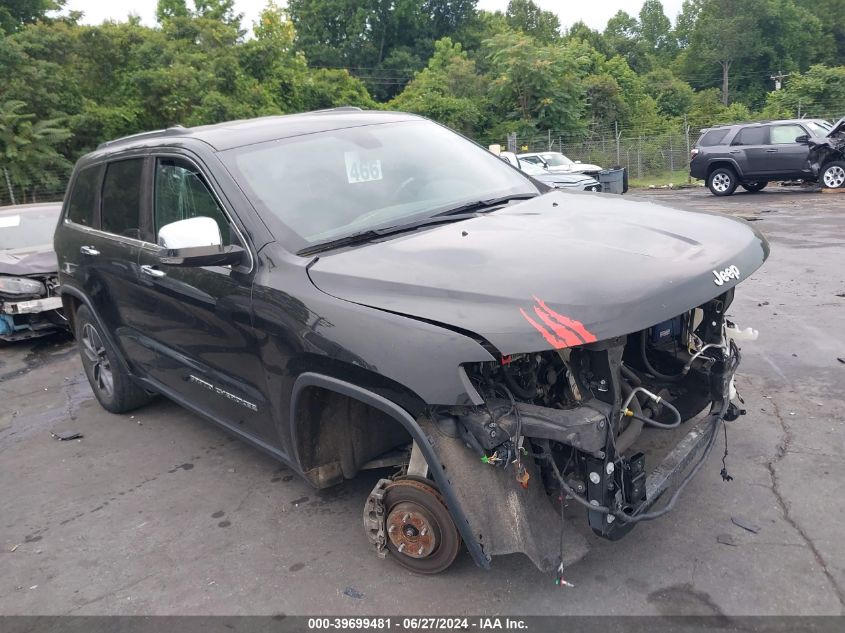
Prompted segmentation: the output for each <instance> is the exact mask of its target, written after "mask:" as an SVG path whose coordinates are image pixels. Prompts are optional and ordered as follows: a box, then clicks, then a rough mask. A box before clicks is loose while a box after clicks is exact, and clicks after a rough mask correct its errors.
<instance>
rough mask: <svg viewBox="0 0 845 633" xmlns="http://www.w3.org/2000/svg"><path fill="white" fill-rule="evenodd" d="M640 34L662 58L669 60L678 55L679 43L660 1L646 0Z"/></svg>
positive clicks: (642, 11) (640, 21)
mask: <svg viewBox="0 0 845 633" xmlns="http://www.w3.org/2000/svg"><path fill="white" fill-rule="evenodd" d="M638 33H639V35H640V37H641V38H642V40H643V41H644V42H645V43H646V44H648V46H649V47H650V48H651V50H652V51H653V52H655V53H657V54H658V55H659V56H660V57H661V58H663V59H667V60H668V59H670V58H672V57H674V55H675V54H676V53H677V48H678V42H677V40H676V39H675V35H674V33H673V32H672V23H671V22H670V21H669V18H667V17H666V14H665V13H664V12H663V4H662V3H661V2H660V0H646V1H645V2H644V3H643V6H642V8H641V9H640V20H639V28H638Z"/></svg>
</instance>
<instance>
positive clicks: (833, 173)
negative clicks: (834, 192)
mask: <svg viewBox="0 0 845 633" xmlns="http://www.w3.org/2000/svg"><path fill="white" fill-rule="evenodd" d="M843 183H845V169H842V167H840V166H839V165H835V166H834V167H831V168H830V169H828V170H827V171H826V172H825V173H824V184H825V186H827V187H829V188H830V189H836V188H838V187H841V186H842V185H843Z"/></svg>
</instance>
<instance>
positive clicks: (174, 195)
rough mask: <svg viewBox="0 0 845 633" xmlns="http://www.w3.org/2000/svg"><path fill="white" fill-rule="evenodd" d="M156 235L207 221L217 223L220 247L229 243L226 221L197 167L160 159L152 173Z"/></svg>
mask: <svg viewBox="0 0 845 633" xmlns="http://www.w3.org/2000/svg"><path fill="white" fill-rule="evenodd" d="M154 213H155V231H156V235H158V231H159V230H160V229H161V227H163V226H165V225H167V224H170V223H171V222H178V221H179V220H187V219H188V218H195V217H200V216H203V217H207V218H211V219H212V220H214V221H215V222H217V226H218V227H220V236H221V237H222V238H223V244H230V241H229V237H230V236H229V220H228V219H227V218H226V215H225V214H224V213H223V211H222V210H221V209H220V207H219V205H218V204H217V200H216V199H215V197H214V195H213V194H212V193H211V190H210V189H209V187H208V185H207V184H206V182H205V179H204V178H203V177H202V174H200V172H199V170H197V168H196V167H194V166H193V165H191V164H190V163H189V162H188V161H184V160H180V159H178V158H159V159H158V161H157V162H156V173H155V208H154Z"/></svg>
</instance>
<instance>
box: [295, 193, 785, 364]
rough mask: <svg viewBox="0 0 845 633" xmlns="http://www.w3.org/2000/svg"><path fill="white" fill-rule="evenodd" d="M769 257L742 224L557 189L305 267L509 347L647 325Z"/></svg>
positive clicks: (335, 286) (327, 280) (333, 287)
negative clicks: (489, 211) (473, 216)
mask: <svg viewBox="0 0 845 633" xmlns="http://www.w3.org/2000/svg"><path fill="white" fill-rule="evenodd" d="M768 253H769V246H768V243H767V242H766V240H765V239H764V238H763V237H762V236H761V235H760V234H759V233H758V232H757V231H756V230H754V229H753V228H752V227H751V225H749V224H748V223H746V222H744V221H739V220H734V219H732V218H728V217H725V216H721V215H712V214H705V213H696V212H687V211H677V210H674V209H670V208H667V207H663V206H659V205H656V204H653V203H651V202H641V201H632V200H625V199H621V198H617V197H615V196H609V197H608V196H596V195H594V194H581V193H567V192H558V191H554V192H549V193H547V194H545V195H543V196H540V197H538V198H534V199H532V200H528V201H525V202H522V203H518V204H512V205H509V206H508V207H506V208H504V209H501V210H499V211H495V212H492V213H488V214H485V215H481V216H479V217H477V218H473V219H470V220H465V221H462V222H457V223H455V224H449V225H445V226H439V227H436V228H431V229H425V230H421V231H419V232H417V233H412V234H407V235H404V236H401V237H398V238H394V239H389V240H385V241H382V242H380V243H370V244H367V245H364V246H360V247H357V248H352V249H348V250H346V251H341V252H337V253H335V254H329V255H325V256H321V257H320V258H319V259H318V260H317V261H316V262H315V263H314V264H313V265H312V266H311V267H310V268H309V270H310V275H311V279H312V281H313V283H314V284H315V285H316V286H317V287H318V288H320V289H321V290H322V291H324V292H326V293H328V294H330V295H333V296H335V297H338V298H340V299H344V300H347V301H351V302H355V303H358V304H362V305H367V306H371V307H375V308H379V309H383V310H389V311H392V312H396V313H400V314H404V315H408V316H412V317H416V318H420V319H425V320H429V321H434V322H439V323H444V324H447V325H449V326H451V327H456V328H460V329H463V330H467V331H470V332H474V333H477V334H479V335H481V336H482V337H484V338H485V339H487V340H488V341H490V342H491V343H492V344H493V345H495V346H496V348H497V349H498V350H499V351H500V352H501V353H502V354H511V353H518V352H530V351H540V350H542V349H552V348H562V347H568V346H572V345H578V344H581V343H582V342H591V341H594V340H602V339H607V338H610V337H613V336H619V335H623V334H629V333H631V332H636V331H639V330H642V329H644V328H647V327H649V326H652V325H654V324H656V323H659V322H662V321H664V320H667V319H669V318H671V317H674V316H676V315H678V314H681V313H682V312H685V311H687V310H689V309H691V308H694V307H696V306H698V305H701V304H702V303H705V302H706V301H708V300H710V299H713V298H715V297H717V296H719V295H720V294H722V293H724V292H725V291H726V290H728V289H730V288H731V287H733V286H734V285H736V284H737V283H738V282H739V281H742V280H743V279H745V278H746V277H748V276H749V275H750V274H751V273H752V272H754V271H755V270H756V269H757V268H759V267H760V265H761V264H762V263H763V261H764V260H765V259H766V257H767V256H768Z"/></svg>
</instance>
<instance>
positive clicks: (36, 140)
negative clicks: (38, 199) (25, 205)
mask: <svg viewBox="0 0 845 633" xmlns="http://www.w3.org/2000/svg"><path fill="white" fill-rule="evenodd" d="M25 107H26V104H25V103H24V102H22V101H5V102H3V103H0V168H2V171H3V176H4V180H5V178H6V177H8V178H9V180H11V182H12V183H14V184H15V185H17V186H18V187H20V188H21V190H22V191H24V192H27V191H28V192H29V196H30V197H31V198H32V199H33V200H34V198H35V193H36V190H37V188H38V187H44V186H47V187H53V188H55V187H57V186H59V185H60V184H62V183H63V181H64V178H65V177H66V176H67V172H68V170H69V169H70V162H69V161H68V160H67V159H66V158H65V157H64V156H62V155H61V154H60V153H59V147H60V145H61V144H62V142H64V141H65V140H66V139H67V138H68V137H69V136H70V131H69V130H67V129H65V128H63V127H61V125H60V123H61V122H60V121H58V120H55V119H41V120H39V121H36V120H35V115H34V114H32V113H25V112H23V110H24V108H25ZM23 198H24V200H19V201H18V202H23V201H25V199H26V193H24V196H23Z"/></svg>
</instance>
